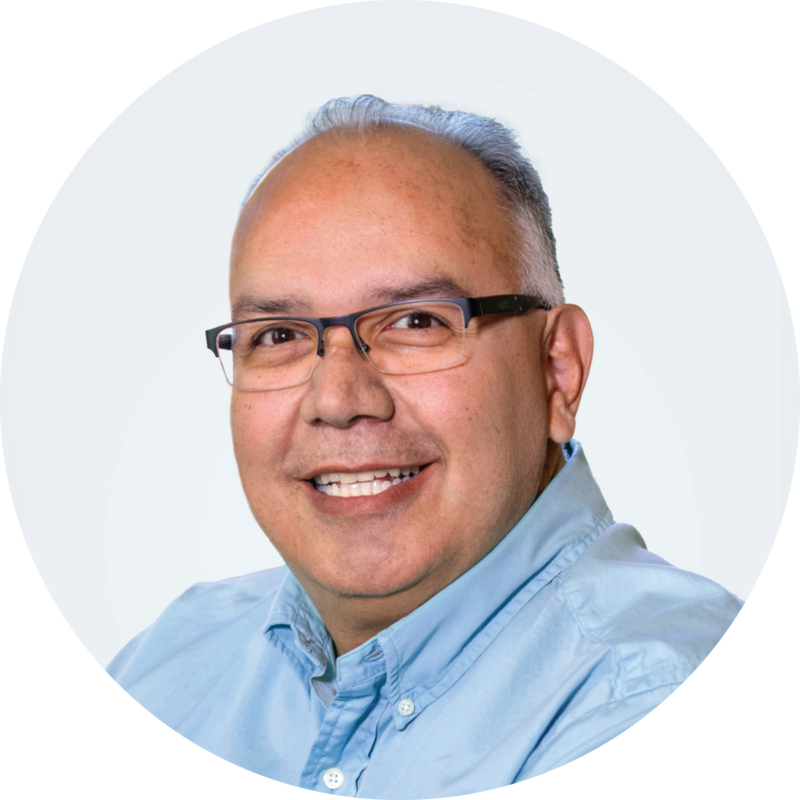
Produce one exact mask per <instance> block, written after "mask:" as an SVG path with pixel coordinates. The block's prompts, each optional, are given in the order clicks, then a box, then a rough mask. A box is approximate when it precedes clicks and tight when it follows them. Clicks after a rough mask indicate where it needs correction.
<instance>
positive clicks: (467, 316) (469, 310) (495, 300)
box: [206, 294, 550, 358]
mask: <svg viewBox="0 0 800 800" xmlns="http://www.w3.org/2000/svg"><path fill="white" fill-rule="evenodd" d="M434 302H435V303H454V304H455V305H457V306H459V307H460V308H461V311H462V313H463V314H464V329H465V330H466V328H467V327H468V326H469V323H470V321H471V320H472V319H474V318H475V317H483V316H486V315H487V314H511V315H514V316H519V315H521V314H525V313H526V312H527V311H530V310H531V309H532V308H543V309H545V310H546V311H549V310H550V304H549V303H547V302H546V301H545V300H543V299H542V298H541V297H536V296H535V295H530V294H496V295H492V296H490V297H421V298H418V299H414V300H400V301H398V302H396V303H385V304H384V305H382V306H373V307H372V308H365V309H364V310H363V311H356V312H355V313H353V314H344V315H343V316H341V317H286V316H281V317H257V318H256V319H242V320H238V321H235V322H228V323H226V324H225V325H219V326H218V327H216V328H211V329H210V330H207V331H206V345H207V346H208V349H209V350H210V351H211V352H212V353H213V354H214V355H215V356H216V357H217V358H219V348H218V346H217V336H218V335H219V334H220V333H221V332H222V331H224V330H225V329H226V328H231V327H233V326H234V325H242V324H244V323H248V322H283V321H285V322H289V321H291V320H297V321H298V322H308V323H310V324H311V325H313V326H314V327H315V328H316V329H317V333H318V336H319V338H318V342H319V345H318V347H317V355H318V356H319V357H322V356H324V355H325V345H324V342H323V336H324V334H325V329H326V328H333V327H336V326H344V327H346V328H347V330H349V331H350V335H351V336H352V337H353V341H354V342H355V345H356V347H357V348H358V349H359V350H360V351H361V352H362V353H364V354H365V355H366V353H367V352H368V351H369V345H368V344H367V343H366V342H362V341H361V338H360V337H359V335H358V333H357V332H356V322H357V321H358V320H359V318H360V317H363V316H364V314H370V313H372V312H373V311H380V310H381V309H382V308H393V307H395V306H404V305H408V304H409V303H434Z"/></svg>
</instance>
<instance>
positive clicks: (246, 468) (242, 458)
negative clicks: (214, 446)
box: [231, 391, 299, 482]
mask: <svg viewBox="0 0 800 800" xmlns="http://www.w3.org/2000/svg"><path fill="white" fill-rule="evenodd" d="M287 394H288V392H285V391H284V392H279V393H278V392H250V393H247V392H236V391H234V393H233V396H232V398H231V432H232V435H233V448H234V452H235V454H236V461H237V462H238V464H239V471H240V473H241V474H242V481H243V482H247V479H248V478H249V477H251V471H252V470H256V469H257V470H258V472H259V474H260V476H261V477H262V478H263V475H264V472H265V471H269V468H270V467H277V466H278V465H279V464H281V463H282V461H283V458H284V457H285V454H286V452H287V448H288V446H289V440H290V436H291V427H292V419H293V417H294V416H296V413H297V406H298V403H299V400H298V399H297V398H294V397H292V398H289V397H287V396H286V395H287Z"/></svg>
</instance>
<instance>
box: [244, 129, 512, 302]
mask: <svg viewBox="0 0 800 800" xmlns="http://www.w3.org/2000/svg"><path fill="white" fill-rule="evenodd" d="M512 237H513V229H512V228H511V226H510V224H509V222H508V220H507V216H506V213H505V211H504V208H503V205H502V198H501V194H500V191H499V189H498V188H497V186H496V184H495V182H494V179H493V178H492V176H491V175H490V174H489V172H488V170H486V168H485V167H484V166H483V165H482V164H481V163H480V162H479V161H478V160H477V158H476V157H474V156H473V155H472V154H470V153H467V152H465V151H463V150H461V149H460V148H459V147H457V146H456V145H454V144H452V143H450V142H446V141H443V140H441V139H439V138H437V137H434V136H432V135H431V134H428V133H427V132H423V131H419V130H417V129H413V128H412V129H408V130H407V129H405V128H398V129H394V128H392V129H389V130H387V131H382V132H379V133H374V134H369V135H366V136H365V135H358V134H349V135H346V136H342V135H341V134H340V133H337V134H321V135H319V136H317V137H315V138H314V139H311V140H310V141H308V142H306V143H304V144H303V145H301V146H300V147H298V148H296V149H295V150H293V151H292V152H290V153H289V154H288V155H287V156H285V157H284V158H283V159H282V160H281V161H280V162H279V163H278V164H277V165H276V166H275V167H274V168H273V169H272V170H271V171H270V173H269V174H268V175H267V176H266V177H265V178H264V180H263V181H262V182H261V184H260V185H259V187H258V188H257V190H256V191H255V192H254V194H253V196H252V197H251V198H250V200H249V201H248V203H247V204H246V206H245V208H244V210H243V212H242V215H241V217H240V220H239V224H238V225H237V229H236V232H235V234H234V241H233V248H232V253H231V302H232V304H233V305H234V306H236V305H237V304H238V303H240V301H241V300H242V298H247V297H256V298H258V297H261V298H264V299H268V300H274V299H276V298H280V299H283V300H287V301H289V300H291V303H292V304H293V305H295V306H297V311H298V312H299V311H301V310H302V311H303V312H304V313H309V314H315V315H320V316H322V315H333V314H339V313H349V312H351V311H354V310H358V308H359V306H358V304H359V303H361V304H362V305H361V306H360V307H366V306H368V305H370V304H374V303H376V302H383V300H382V299H381V297H382V296H386V297H389V296H390V295H392V293H393V292H394V293H397V292H400V293H402V291H403V290H404V289H405V288H407V287H409V286H413V285H418V284H419V285H422V284H425V282H428V283H431V285H436V282H439V284H441V285H447V284H448V282H449V284H450V285H453V286H454V287H461V289H462V293H464V294H474V295H477V294H493V293H494V294H499V293H502V292H505V291H515V290H517V289H518V288H519V287H517V286H516V280H515V270H514V267H513V265H512V263H511V256H510V253H511V241H512ZM354 304H356V305H355V306H354Z"/></svg>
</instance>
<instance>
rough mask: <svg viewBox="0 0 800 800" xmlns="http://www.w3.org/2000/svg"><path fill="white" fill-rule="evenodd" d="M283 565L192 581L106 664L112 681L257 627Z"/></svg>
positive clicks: (242, 636)
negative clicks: (247, 572) (222, 577)
mask: <svg viewBox="0 0 800 800" xmlns="http://www.w3.org/2000/svg"><path fill="white" fill-rule="evenodd" d="M287 574H288V569H287V568H286V567H277V568H275V569H268V570H264V571H262V572H254V573H252V574H250V575H243V576H240V577H236V578H228V579H226V580H223V581H217V582H213V583H196V584H195V585H194V586H191V587H190V588H189V589H187V590H186V591H185V592H184V593H183V594H181V595H180V596H179V597H178V598H177V599H175V600H173V601H172V603H170V604H169V606H167V608H166V610H165V611H164V612H163V613H162V614H161V616H160V617H159V618H158V619H157V620H156V621H155V622H154V623H153V624H152V625H151V626H150V627H149V628H147V629H146V630H144V631H142V632H141V633H140V634H139V635H138V636H136V637H134V639H132V640H131V641H130V642H129V643H128V644H127V645H126V646H125V647H124V648H123V649H122V650H121V651H120V652H119V653H118V654H117V656H116V657H115V658H114V659H113V660H112V661H111V663H110V664H109V665H108V672H109V674H110V675H111V676H112V677H113V678H114V679H115V680H116V681H117V682H118V683H123V684H125V683H129V682H131V681H135V680H137V678H138V677H139V676H141V675H142V674H145V673H147V672H149V671H150V670H151V669H152V668H153V667H154V666H155V665H156V664H163V663H164V662H165V661H169V660H182V659H181V656H182V655H186V654H188V653H192V652H194V653H196V651H198V650H199V649H202V650H204V651H210V650H211V649H213V648H215V647H218V646H220V645H223V646H225V647H230V646H235V644H236V643H237V642H239V641H243V640H246V639H247V638H249V637H250V636H252V635H253V633H254V632H258V631H260V630H261V627H262V626H263V623H264V622H265V620H266V618H267V615H268V614H269V610H270V608H271V606H272V603H273V601H274V599H275V596H276V595H277V593H278V590H279V589H280V587H281V585H282V584H283V582H284V580H285V579H286V576H287Z"/></svg>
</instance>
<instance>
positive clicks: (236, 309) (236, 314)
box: [231, 295, 305, 320]
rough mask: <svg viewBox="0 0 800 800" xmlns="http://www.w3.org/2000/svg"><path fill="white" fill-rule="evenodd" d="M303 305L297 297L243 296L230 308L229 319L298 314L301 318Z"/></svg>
mask: <svg viewBox="0 0 800 800" xmlns="http://www.w3.org/2000/svg"><path fill="white" fill-rule="evenodd" d="M304 305H305V304H304V303H303V302H302V301H301V300H300V299H298V298H297V297H291V296H290V297H256V296H255V295H244V297H240V298H239V299H238V300H237V301H236V302H235V303H234V304H233V305H232V306H231V318H232V319H234V320H239V319H246V318H247V317H252V316H254V315H255V316H258V315H265V316H286V315H289V314H298V315H301V316H302V311H303V310H304Z"/></svg>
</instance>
